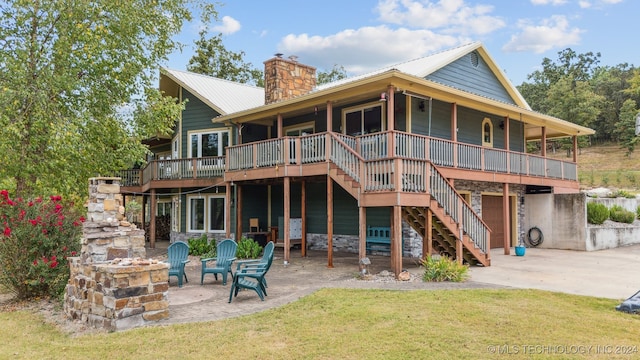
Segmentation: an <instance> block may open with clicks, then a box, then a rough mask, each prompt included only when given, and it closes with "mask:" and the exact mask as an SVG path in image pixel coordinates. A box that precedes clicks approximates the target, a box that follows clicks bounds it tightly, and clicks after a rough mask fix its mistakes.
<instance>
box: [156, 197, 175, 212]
mask: <svg viewBox="0 0 640 360" xmlns="http://www.w3.org/2000/svg"><path fill="white" fill-rule="evenodd" d="M164 215H169V216H171V200H162V201H160V202H158V204H157V206H156V216H164Z"/></svg>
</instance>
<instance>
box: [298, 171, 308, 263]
mask: <svg viewBox="0 0 640 360" xmlns="http://www.w3.org/2000/svg"><path fill="white" fill-rule="evenodd" d="M300 202H301V204H300V208H301V210H300V216H301V217H302V240H301V244H300V256H302V257H306V256H307V182H306V181H304V180H303V181H302V187H301V190H300Z"/></svg>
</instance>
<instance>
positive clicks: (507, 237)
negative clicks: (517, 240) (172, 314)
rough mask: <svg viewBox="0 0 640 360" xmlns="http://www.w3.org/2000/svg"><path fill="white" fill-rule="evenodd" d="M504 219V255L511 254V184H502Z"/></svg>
mask: <svg viewBox="0 0 640 360" xmlns="http://www.w3.org/2000/svg"><path fill="white" fill-rule="evenodd" d="M502 219H504V220H503V223H502V226H503V230H504V254H505V255H509V254H510V253H511V212H510V211H509V184H508V183H504V184H502Z"/></svg>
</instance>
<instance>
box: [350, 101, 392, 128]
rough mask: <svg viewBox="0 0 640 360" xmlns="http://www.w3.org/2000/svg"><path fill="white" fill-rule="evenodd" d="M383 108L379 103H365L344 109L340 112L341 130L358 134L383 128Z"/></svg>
mask: <svg viewBox="0 0 640 360" xmlns="http://www.w3.org/2000/svg"><path fill="white" fill-rule="evenodd" d="M382 110H383V108H382V104H380V103H370V104H365V105H363V106H360V107H353V108H348V109H344V110H343V113H342V132H343V133H345V134H347V135H351V136H358V135H363V134H371V133H376V132H380V131H383V130H384V116H383V111H382Z"/></svg>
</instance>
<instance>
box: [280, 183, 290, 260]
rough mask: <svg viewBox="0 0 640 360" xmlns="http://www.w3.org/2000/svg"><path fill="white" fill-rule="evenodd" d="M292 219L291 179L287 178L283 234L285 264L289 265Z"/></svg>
mask: <svg viewBox="0 0 640 360" xmlns="http://www.w3.org/2000/svg"><path fill="white" fill-rule="evenodd" d="M290 218H291V178H290V177H288V176H286V177H285V178H284V224H283V226H284V229H283V233H282V239H283V240H284V264H285V265H287V264H289V260H290V257H291V254H290V251H291V238H290V236H291V234H290V232H289V224H290V222H291V221H290V220H291V219H290Z"/></svg>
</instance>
